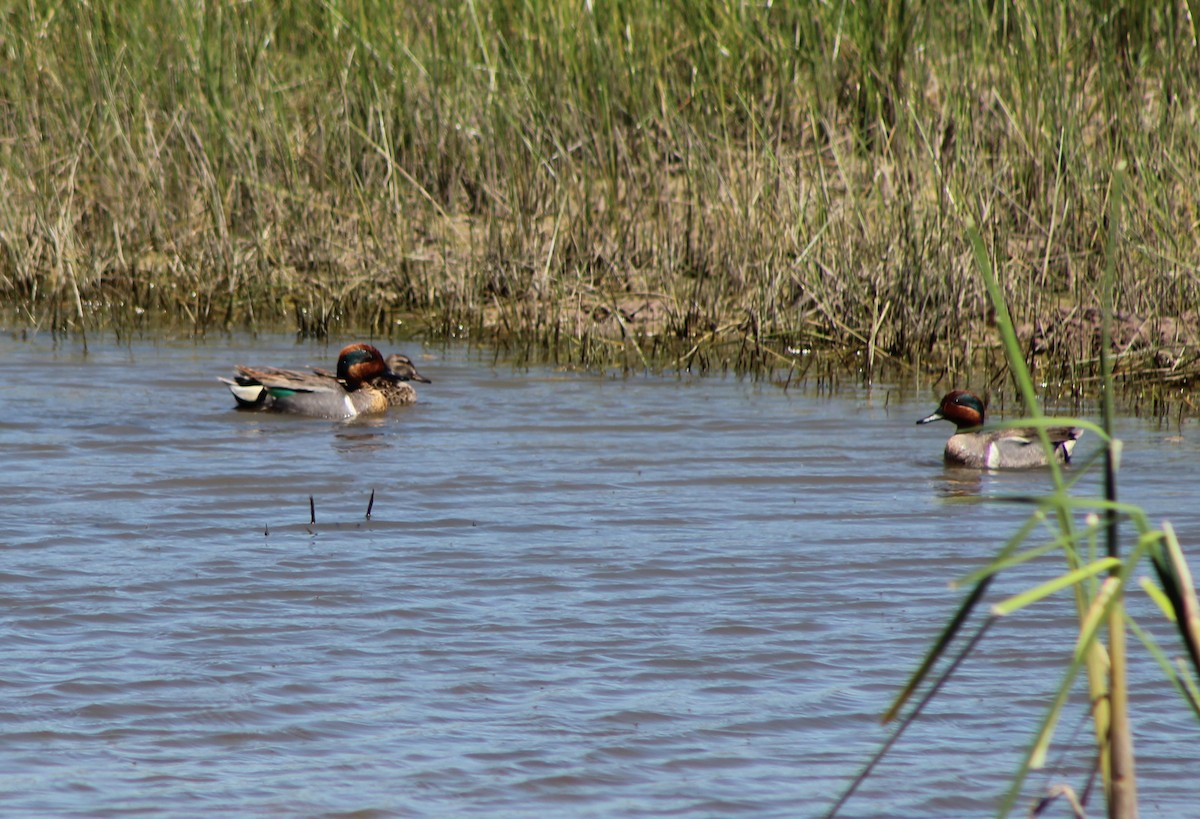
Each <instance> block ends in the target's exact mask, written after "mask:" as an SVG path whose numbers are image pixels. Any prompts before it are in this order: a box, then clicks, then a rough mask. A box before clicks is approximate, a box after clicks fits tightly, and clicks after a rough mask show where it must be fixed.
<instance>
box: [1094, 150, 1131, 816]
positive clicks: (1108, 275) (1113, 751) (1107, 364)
mask: <svg viewBox="0 0 1200 819" xmlns="http://www.w3.org/2000/svg"><path fill="white" fill-rule="evenodd" d="M1124 182H1125V165H1124V163H1121V164H1119V165H1118V166H1117V169H1116V173H1115V174H1114V175H1113V184H1112V191H1111V193H1110V198H1109V225H1108V251H1107V259H1106V264H1105V271H1104V284H1103V286H1102V287H1101V288H1100V293H1101V311H1102V318H1101V322H1100V372H1101V376H1102V378H1101V384H1102V390H1101V397H1102V402H1101V419H1100V420H1101V423H1102V424H1103V426H1104V430H1105V432H1107V433H1108V436H1109V443H1108V446H1107V447H1106V449H1105V453H1104V495H1105V498H1106V499H1107V500H1108V501H1109V503H1113V504H1115V503H1116V502H1117V452H1116V445H1115V441H1114V438H1113V415H1114V407H1115V403H1116V402H1115V400H1114V397H1113V380H1112V358H1111V356H1110V349H1111V345H1112V321H1113V288H1114V286H1115V278H1116V276H1115V272H1114V271H1115V265H1116V261H1115V256H1116V248H1117V242H1118V241H1119V238H1120V232H1121V228H1120V218H1121V204H1122V197H1123V195H1124V187H1125V185H1124ZM1105 519H1106V527H1105V529H1106V535H1107V541H1108V543H1107V548H1108V556H1109V557H1110V558H1113V559H1114V560H1117V561H1119V560H1120V557H1121V555H1120V540H1119V532H1118V525H1119V521H1120V518H1119V517H1118V516H1117V513H1116V511H1115V510H1113V509H1112V508H1109V509H1108V510H1107V511H1106V512H1105ZM1119 565H1120V564H1119V563H1118V568H1114V569H1113V570H1112V574H1113V575H1114V576H1115V575H1116V574H1117V573H1118V572H1119ZM1108 651H1109V733H1108V737H1107V738H1106V740H1107V746H1108V747H1107V751H1108V762H1109V768H1108V771H1107V777H1108V780H1107V783H1106V784H1107V787H1108V815H1109V817H1111V819H1131V817H1136V816H1137V778H1136V774H1135V769H1134V756H1133V737H1132V735H1131V734H1130V730H1129V689H1128V679H1127V663H1126V651H1125V606H1124V604H1123V600H1121V599H1118V600H1117V601H1116V603H1115V604H1114V605H1113V607H1112V610H1111V612H1110V613H1109V618H1108Z"/></svg>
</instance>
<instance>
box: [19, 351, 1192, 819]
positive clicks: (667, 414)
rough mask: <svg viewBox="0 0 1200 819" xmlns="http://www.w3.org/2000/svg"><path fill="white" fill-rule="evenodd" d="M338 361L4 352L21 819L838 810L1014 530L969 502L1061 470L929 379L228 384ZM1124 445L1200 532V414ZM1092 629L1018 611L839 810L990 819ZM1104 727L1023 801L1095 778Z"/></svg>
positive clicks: (476, 361) (1143, 681) (1185, 729)
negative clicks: (365, 417) (902, 697)
mask: <svg viewBox="0 0 1200 819" xmlns="http://www.w3.org/2000/svg"><path fill="white" fill-rule="evenodd" d="M336 349H337V345H334V346H332V347H325V346H323V345H315V344H305V345H296V344H294V343H292V342H291V341H290V340H289V339H287V338H282V337H267V338H260V339H256V340H249V339H245V338H241V339H234V340H232V341H224V340H220V341H219V340H210V341H208V342H206V343H204V344H203V345H200V346H195V345H193V344H191V343H188V342H179V343H174V342H166V341H161V342H157V343H154V342H148V341H147V342H141V341H139V342H135V343H134V344H132V345H130V346H120V345H116V344H112V343H108V344H105V343H99V342H96V341H95V340H93V341H92V344H91V346H90V351H89V352H88V353H87V354H86V355H85V354H84V353H83V351H82V349H81V348H80V346H79V345H77V344H76V343H65V344H61V345H55V344H54V343H53V342H52V341H51V340H50V339H49V338H48V337H35V338H34V339H33V340H32V341H18V340H14V339H13V338H11V337H8V336H5V337H4V338H3V339H0V376H2V377H0V406H2V407H3V414H2V418H0V457H2V459H3V466H2V469H0V501H2V502H0V526H2V529H0V537H2V540H0V548H2V554H3V564H2V565H0V605H2V608H0V616H2V617H3V621H4V623H3V628H4V635H5V649H4V658H5V662H4V664H3V671H2V672H0V732H2V735H3V741H2V743H0V805H2V806H3V807H2V808H0V810H2V811H3V812H5V813H7V814H9V815H71V814H87V815H90V816H101V815H115V814H128V813H144V814H151V815H153V814H162V815H197V814H200V813H205V814H209V813H217V814H225V815H263V814H271V815H280V814H284V815H287V814H294V815H319V814H337V815H340V814H344V813H351V812H357V813H356V814H355V815H360V816H371V815H379V816H391V815H405V816H450V815H459V816H461V815H487V816H535V815H536V816H545V815H605V816H610V815H659V814H683V815H692V816H728V815H734V814H747V815H755V816H796V815H814V814H818V813H820V812H821V811H823V810H824V809H825V808H827V806H828V804H829V802H830V800H831V799H832V798H833V796H834V795H835V794H836V792H838V791H839V790H840V789H841V788H842V787H843V786H844V784H845V783H846V781H847V780H848V779H849V778H850V777H851V776H852V775H853V774H854V773H856V772H857V771H858V770H859V769H860V767H861V766H862V764H863V763H864V761H865V760H866V758H867V757H868V755H869V754H870V753H871V752H872V751H874V749H875V748H876V747H878V744H879V743H880V742H881V741H882V740H883V739H884V738H885V737H886V736H887V734H886V731H885V729H884V728H882V727H881V726H880V725H879V724H878V715H879V714H880V713H881V712H882V711H883V709H884V708H885V707H886V705H887V704H888V702H889V699H890V697H891V696H892V695H893V694H894V693H895V691H896V690H897V687H898V686H899V685H900V684H901V683H902V682H903V681H904V679H905V677H906V676H907V674H908V673H909V672H910V671H911V669H912V668H913V666H914V665H915V663H916V662H917V661H918V659H919V658H920V657H921V656H922V654H923V652H924V650H925V649H926V647H927V645H928V643H929V641H930V640H931V639H932V637H933V636H934V635H935V634H936V633H937V631H938V630H940V628H941V627H942V625H943V623H944V621H945V619H946V617H947V616H948V615H949V613H950V611H951V610H952V608H953V607H954V605H956V603H957V601H958V596H957V594H956V593H954V592H951V591H949V590H948V589H947V581H949V580H950V579H953V578H956V577H959V576H961V575H963V574H964V573H965V572H966V571H968V570H969V569H971V568H973V567H975V566H977V565H979V564H980V563H981V562H983V561H984V560H985V559H986V557H987V556H988V555H989V554H990V553H991V552H992V551H993V550H994V549H995V548H996V546H997V545H998V544H999V542H1001V541H1002V540H1003V539H1004V538H1005V537H1007V536H1008V535H1009V534H1010V533H1011V532H1012V531H1013V530H1014V528H1015V527H1016V525H1017V523H1018V522H1019V521H1020V520H1021V519H1022V515H1023V513H1022V511H1021V510H1020V509H1017V508H1014V507H1012V506H1009V505H1004V504H975V503H958V502H954V499H955V498H957V497H961V496H972V495H981V496H989V495H1000V494H1006V493H1011V492H1015V491H1026V490H1028V489H1030V488H1041V487H1042V486H1044V482H1045V478H1044V476H1039V474H1038V473H1016V474H1002V475H984V476H963V475H960V474H954V473H951V472H947V471H945V470H944V469H943V467H942V465H941V463H940V460H939V458H940V448H941V444H942V442H943V440H944V436H945V435H947V434H948V433H949V429H948V428H943V429H937V430H936V431H935V430H932V429H931V428H928V427H925V428H917V427H915V426H914V424H913V422H914V420H915V419H916V418H918V417H920V416H921V415H924V414H926V413H927V412H928V411H929V410H930V409H931V408H932V398H933V396H932V394H931V393H930V392H929V391H922V392H921V394H919V395H914V394H913V392H912V391H911V390H909V389H900V388H886V387H881V388H877V389H875V390H874V391H873V392H871V393H869V394H868V393H866V392H847V393H845V394H842V395H839V396H837V397H832V398H831V397H828V396H823V395H818V394H816V393H815V392H813V391H810V390H805V389H804V388H793V389H792V390H790V391H789V392H787V393H784V392H782V391H780V390H779V389H777V388H775V387H772V386H770V385H762V384H755V383H751V382H748V381H740V380H736V379H732V378H726V379H723V378H708V379H695V378H671V377H664V378H657V377H638V378H632V379H627V380H623V379H613V378H603V377H596V376H583V375H573V374H564V373H558V372H554V371H552V370H550V369H533V370H528V371H513V370H512V369H511V368H508V367H504V366H499V367H496V366H490V365H489V363H488V360H487V359H486V358H485V359H483V360H480V358H479V357H478V356H472V355H471V354H470V353H468V352H467V351H466V350H463V349H457V348H451V349H442V348H431V349H425V350H422V349H421V348H419V347H418V346H416V345H410V346H409V347H408V348H407V349H406V350H404V351H405V352H408V353H409V354H411V355H413V357H414V358H415V359H416V360H417V363H418V366H419V367H420V368H421V370H422V371H423V372H424V373H425V374H426V375H428V376H429V377H431V378H432V379H433V381H434V383H433V384H432V385H428V386H423V387H422V388H421V390H420V392H421V403H419V404H418V405H416V406H414V407H411V408H405V409H400V410H396V411H394V412H393V413H392V414H390V415H388V416H387V417H384V418H379V419H375V420H372V421H368V422H363V423H354V424H341V423H332V422H327V421H313V420H306V419H295V418H287V417H278V416H269V415H258V414H245V413H237V412H235V411H233V410H232V409H231V405H232V399H231V398H230V396H229V395H228V393H226V392H225V390H224V388H223V387H222V386H221V385H220V384H219V383H218V382H217V381H216V378H217V376H219V375H225V374H227V373H228V371H229V369H230V366H231V365H232V364H234V363H270V364H279V365H284V366H303V365H306V364H328V363H330V361H331V359H332V357H333V356H334V355H335V354H336ZM1123 437H1124V438H1125V439H1126V442H1127V448H1126V455H1125V461H1124V464H1123V471H1122V478H1123V481H1124V487H1125V488H1124V498H1125V499H1126V500H1130V501H1134V502H1138V503H1142V504H1144V505H1146V506H1147V507H1148V508H1149V510H1150V512H1151V516H1152V518H1154V519H1159V518H1163V517H1170V518H1171V519H1172V520H1173V522H1174V523H1175V525H1176V528H1177V530H1178V531H1179V534H1180V536H1181V538H1182V539H1183V541H1184V543H1185V545H1193V544H1198V543H1200V504H1197V502H1196V501H1197V495H1196V490H1195V487H1196V485H1197V477H1198V469H1200V467H1198V466H1197V464H1200V458H1198V457H1197V454H1198V453H1197V450H1198V448H1200V432H1198V431H1197V430H1196V429H1194V428H1193V427H1191V426H1188V427H1186V428H1184V429H1183V430H1165V429H1160V428H1157V427H1155V426H1154V425H1153V424H1149V423H1144V422H1139V421H1136V420H1133V419H1129V420H1127V421H1126V422H1125V426H1124V431H1123ZM1086 443H1088V442H1087V440H1086V439H1085V444H1086ZM1083 448H1084V447H1083V446H1082V445H1081V449H1083ZM372 491H374V492H375V503H374V508H373V515H372V518H371V519H370V520H367V519H365V517H364V513H365V511H366V508H367V504H368V499H369V497H370V495H371V492H372ZM310 495H311V496H312V497H313V498H314V501H315V507H316V516H317V524H316V525H315V526H311V525H308V524H309V502H308V498H309V496H310ZM1192 551H1193V553H1194V554H1200V549H1195V548H1193V549H1192ZM1060 568H1061V566H1060V563H1059V562H1058V560H1057V559H1055V558H1047V559H1046V560H1044V561H1041V562H1039V563H1037V564H1035V565H1032V566H1026V567H1022V568H1020V569H1018V570H1016V571H1015V572H1014V574H1013V576H1012V577H1011V578H1006V579H1002V580H1001V581H999V583H998V586H999V588H998V589H997V590H996V592H995V594H994V595H993V596H994V598H995V599H999V598H1000V596H1001V595H1003V594H1005V593H1007V592H1012V591H1016V590H1017V589H1020V588H1023V587H1024V586H1026V585H1029V584H1031V583H1032V582H1034V580H1036V579H1041V578H1044V577H1047V576H1049V575H1050V574H1051V573H1055V572H1057V571H1058V570H1059V569H1060ZM1135 613H1136V615H1137V616H1138V617H1139V620H1140V622H1141V623H1142V624H1143V625H1146V626H1149V627H1150V628H1151V631H1153V633H1155V634H1156V635H1158V636H1159V638H1160V642H1161V644H1162V645H1163V646H1164V647H1165V648H1166V649H1167V650H1168V651H1169V652H1170V653H1172V654H1174V653H1177V647H1176V644H1175V643H1174V641H1173V640H1172V639H1171V634H1170V631H1169V630H1168V629H1166V628H1165V627H1162V625H1161V617H1159V616H1158V615H1157V614H1156V613H1155V612H1154V611H1153V610H1152V609H1151V608H1150V606H1149V605H1148V604H1147V603H1145V602H1144V601H1142V600H1139V601H1137V602H1136V603H1135ZM1071 625H1072V618H1071V615H1070V603H1069V600H1068V599H1067V598H1066V597H1065V596H1062V597H1060V598H1058V599H1056V600H1055V601H1053V602H1045V603H1042V604H1040V605H1039V606H1037V607H1035V608H1033V609H1031V610H1030V611H1028V612H1026V613H1023V614H1020V615H1017V616H1014V617H1013V618H1012V622H1007V623H1004V624H1002V625H1001V626H1000V627H998V628H996V629H993V631H992V632H991V634H990V636H989V637H988V639H987V640H986V641H985V643H984V651H983V653H982V654H981V655H980V656H979V657H978V658H977V659H975V660H973V661H971V662H969V663H968V664H967V665H966V666H965V668H964V669H963V671H962V672H961V673H960V674H959V675H958V676H957V677H956V678H955V679H954V680H953V681H952V683H951V684H950V685H949V686H948V687H947V689H946V690H945V692H944V693H943V695H942V696H941V698H939V699H938V700H935V702H934V703H933V704H932V705H931V706H930V707H929V709H928V710H927V712H926V715H925V717H924V718H923V720H922V721H921V722H920V723H918V724H917V726H916V727H914V728H913V729H912V730H911V731H910V732H909V733H908V734H907V735H906V736H905V738H904V739H903V740H902V741H901V742H900V744H899V746H898V748H897V750H896V751H895V752H894V755H893V756H892V757H889V758H888V759H887V760H885V761H884V762H883V764H882V765H881V766H880V767H879V769H878V770H877V772H876V773H875V775H874V777H873V778H872V779H871V780H869V781H868V783H867V784H866V785H865V786H864V787H863V788H862V790H861V791H860V792H859V793H858V794H857V795H856V796H855V798H854V799H853V800H852V801H851V802H850V803H849V805H848V806H847V808H846V809H845V811H844V815H847V816H879V815H890V816H901V815H908V816H912V815H937V816H970V815H986V814H989V813H991V812H992V811H994V809H995V806H996V804H997V799H998V798H999V796H1000V795H1001V794H1002V793H1003V792H1004V790H1005V787H1006V784H1007V782H1008V781H1009V777H1010V775H1011V773H1012V771H1013V770H1014V768H1015V766H1016V764H1017V761H1018V759H1019V756H1020V754H1021V753H1022V752H1023V751H1024V749H1025V747H1026V746H1027V744H1028V742H1029V739H1030V738H1031V736H1032V731H1033V729H1034V727H1035V726H1036V724H1037V722H1038V720H1039V719H1040V717H1041V706H1042V705H1043V704H1044V703H1046V702H1048V700H1049V699H1050V697H1051V696H1052V694H1053V691H1054V690H1055V688H1056V686H1057V684H1058V680H1059V676H1058V675H1059V671H1058V669H1059V668H1061V666H1062V664H1063V662H1064V659H1065V657H1066V655H1067V654H1068V652H1069V650H1070V647H1071ZM1160 676H1161V675H1160V672H1159V670H1158V668H1157V666H1156V665H1155V664H1154V662H1153V660H1151V659H1150V658H1149V657H1148V656H1147V655H1146V653H1145V652H1144V651H1143V650H1140V649H1139V650H1138V651H1137V653H1136V663H1135V668H1134V677H1135V684H1136V689H1135V696H1134V711H1135V715H1136V729H1137V748H1138V752H1139V766H1140V767H1139V774H1140V777H1141V795H1142V809H1143V815H1147V816H1153V815H1162V816H1178V815H1186V814H1187V813H1189V812H1192V813H1194V811H1195V806H1196V805H1197V804H1200V779H1197V777H1196V776H1195V771H1196V770H1197V769H1198V768H1197V766H1198V764H1200V742H1197V738H1198V736H1200V727H1198V725H1197V722H1196V720H1195V719H1194V718H1193V717H1192V716H1191V715H1190V714H1189V713H1188V712H1187V711H1186V709H1185V708H1184V707H1183V705H1182V704H1181V702H1180V700H1179V698H1178V697H1177V695H1176V694H1175V693H1174V692H1173V691H1172V690H1171V689H1170V687H1169V686H1168V685H1166V684H1165V683H1163V682H1160V681H1159V680H1160ZM1082 713H1083V705H1082V703H1080V702H1079V698H1078V697H1077V698H1076V707H1075V709H1074V710H1073V711H1072V712H1071V714H1070V715H1068V718H1067V720H1066V721H1065V722H1064V724H1063V726H1062V728H1061V729H1060V732H1059V743H1058V745H1057V746H1056V747H1055V750H1054V752H1053V753H1052V754H1051V758H1050V762H1051V768H1050V769H1048V770H1047V771H1043V772H1037V773H1036V774H1035V775H1034V776H1033V777H1032V778H1031V780H1030V782H1029V785H1028V787H1027V789H1026V791H1027V793H1028V794H1030V795H1036V794H1038V793H1040V792H1042V791H1043V790H1044V789H1045V788H1046V787H1047V786H1049V785H1053V784H1057V783H1060V782H1067V783H1069V784H1071V785H1073V786H1075V787H1080V786H1081V784H1082V781H1083V776H1084V772H1085V771H1086V770H1087V768H1088V766H1089V765H1090V762H1091V753H1090V749H1089V745H1088V741H1089V736H1088V734H1089V728H1088V726H1086V725H1085V724H1084V723H1083V722H1082ZM1095 804H1096V803H1093V805H1095ZM1094 809H1095V810H1098V808H1094ZM1064 813H1065V811H1060V812H1059V814H1056V815H1064Z"/></svg>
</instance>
